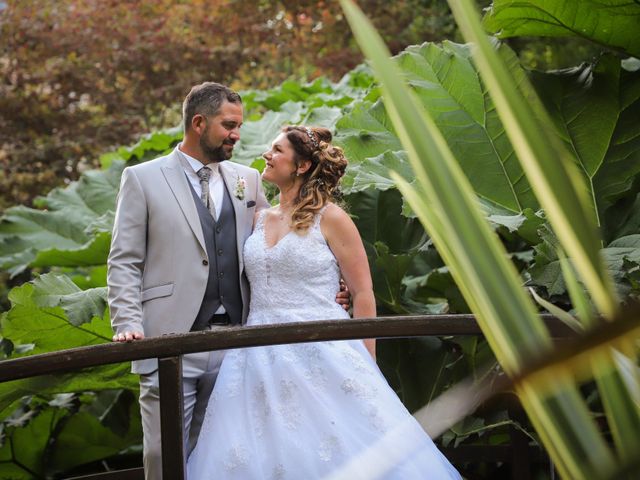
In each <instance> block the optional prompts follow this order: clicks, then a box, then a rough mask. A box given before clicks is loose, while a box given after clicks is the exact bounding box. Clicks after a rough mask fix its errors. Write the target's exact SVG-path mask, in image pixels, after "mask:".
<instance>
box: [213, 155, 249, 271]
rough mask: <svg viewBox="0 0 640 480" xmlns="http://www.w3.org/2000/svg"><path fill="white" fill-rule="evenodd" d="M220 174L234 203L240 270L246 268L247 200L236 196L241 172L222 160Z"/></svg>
mask: <svg viewBox="0 0 640 480" xmlns="http://www.w3.org/2000/svg"><path fill="white" fill-rule="evenodd" d="M220 175H222V179H223V180H224V184H225V185H226V187H227V191H228V192H229V196H230V197H231V203H232V205H233V210H234V212H235V214H236V238H237V239H238V260H239V264H240V272H242V270H243V269H244V259H243V255H242V249H243V247H244V232H243V231H242V228H244V227H243V226H244V223H245V219H246V216H247V207H246V203H245V200H244V199H242V200H240V199H239V198H238V197H236V189H237V188H236V187H237V185H238V181H239V180H240V174H239V173H238V171H237V170H236V169H235V168H234V167H233V165H232V164H230V163H225V162H222V163H220Z"/></svg>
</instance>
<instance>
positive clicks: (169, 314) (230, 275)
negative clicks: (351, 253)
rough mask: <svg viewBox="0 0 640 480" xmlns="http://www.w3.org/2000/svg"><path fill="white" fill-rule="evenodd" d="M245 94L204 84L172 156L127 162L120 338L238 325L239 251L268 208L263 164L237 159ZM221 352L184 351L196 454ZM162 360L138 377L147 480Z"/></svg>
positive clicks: (156, 467) (115, 287)
mask: <svg viewBox="0 0 640 480" xmlns="http://www.w3.org/2000/svg"><path fill="white" fill-rule="evenodd" d="M242 115H243V111H242V101H241V99H240V96H239V95H238V94H237V93H236V92H234V91H232V90H231V89H229V88H227V87H225V86H224V85H220V84H218V83H213V82H206V83H203V84H201V85H197V86H195V87H193V88H192V89H191V91H190V92H189V94H188V95H187V97H186V99H185V100H184V104H183V120H184V140H183V141H182V143H181V144H180V145H178V146H177V147H176V148H175V149H174V150H173V151H172V152H171V153H170V154H169V155H166V156H164V157H160V158H157V159H155V160H152V161H149V162H145V163H142V164H139V165H135V166H132V167H128V168H125V170H124V172H123V173H122V180H121V184H120V192H119V194H118V202H117V208H116V217H115V224H114V228H113V239H112V243H111V251H110V253H109V260H108V286H109V307H110V310H111V324H112V326H113V329H114V331H115V335H114V336H113V340H114V341H118V342H125V341H133V340H138V339H142V338H144V337H145V336H146V337H156V336H160V335H163V334H168V333H183V332H189V331H197V330H211V329H214V328H219V327H220V326H224V325H239V324H242V323H243V322H244V321H245V320H246V318H247V314H248V307H249V285H248V282H247V279H246V277H245V275H244V274H243V271H244V265H243V258H242V248H243V245H244V242H245V240H246V239H247V237H248V236H249V235H250V234H251V229H252V225H253V217H254V213H255V212H256V210H259V209H262V208H266V207H268V205H269V204H268V202H267V200H266V198H265V195H264V192H263V190H262V184H261V181H260V174H259V173H258V171H256V170H254V169H251V168H248V167H245V166H243V165H239V164H236V163H232V162H226V161H225V160H228V159H229V158H230V157H231V154H232V152H233V147H234V145H235V143H236V142H237V141H238V140H239V139H240V126H241V125H242ZM222 357H223V352H202V353H197V354H189V355H185V356H184V357H183V385H184V387H183V388H184V413H185V442H186V444H187V445H188V451H191V449H192V448H193V446H194V445H195V440H197V438H198V433H199V430H200V426H201V424H202V420H203V418H204V413H205V409H206V406H207V402H208V399H209V395H210V393H211V391H212V389H213V384H214V382H215V378H216V376H217V373H218V370H219V368H220V363H221V361H222ZM157 368H158V366H157V360H156V359H148V360H141V361H135V362H133V363H132V371H133V372H134V373H137V374H139V375H140V411H141V414H142V427H143V432H144V467H145V475H146V478H147V479H161V478H162V463H161V447H160V402H159V394H158V372H157Z"/></svg>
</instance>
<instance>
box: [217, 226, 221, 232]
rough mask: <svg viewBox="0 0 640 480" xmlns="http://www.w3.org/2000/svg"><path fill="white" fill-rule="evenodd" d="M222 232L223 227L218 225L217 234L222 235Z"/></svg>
mask: <svg viewBox="0 0 640 480" xmlns="http://www.w3.org/2000/svg"><path fill="white" fill-rule="evenodd" d="M221 231H222V227H221V226H220V225H218V226H217V227H216V233H220V232H221Z"/></svg>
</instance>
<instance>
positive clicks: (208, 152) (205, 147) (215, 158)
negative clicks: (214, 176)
mask: <svg viewBox="0 0 640 480" xmlns="http://www.w3.org/2000/svg"><path fill="white" fill-rule="evenodd" d="M235 143H236V142H234V141H233V140H229V139H226V140H225V141H223V142H222V144H220V145H219V146H217V147H216V146H214V145H212V144H211V143H210V142H209V140H208V139H207V137H206V133H205V135H203V136H201V137H200V148H201V149H202V153H203V154H204V156H205V157H206V159H207V160H209V162H211V163H220V162H222V161H224V160H229V159H230V158H231V155H232V154H233V145H235ZM225 145H231V147H232V148H228V147H225Z"/></svg>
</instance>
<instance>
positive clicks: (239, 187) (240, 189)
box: [234, 177, 247, 200]
mask: <svg viewBox="0 0 640 480" xmlns="http://www.w3.org/2000/svg"><path fill="white" fill-rule="evenodd" d="M246 186H247V181H246V180H245V179H244V177H238V179H237V180H236V190H235V192H234V195H235V196H236V198H237V199H238V200H244V189H245V188H246Z"/></svg>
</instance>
